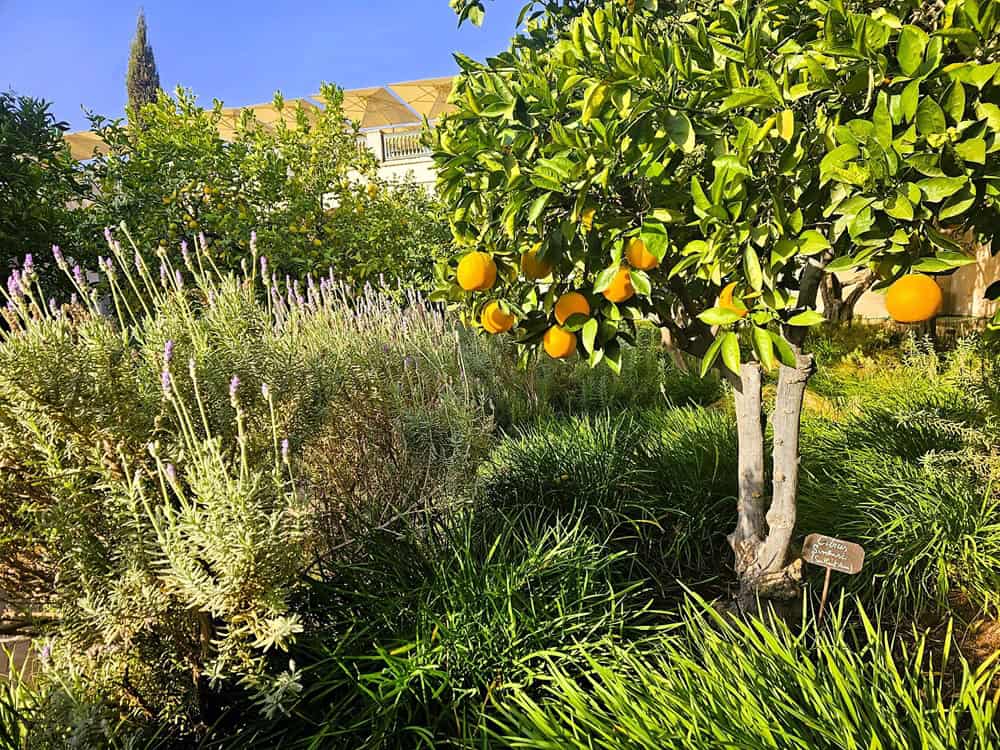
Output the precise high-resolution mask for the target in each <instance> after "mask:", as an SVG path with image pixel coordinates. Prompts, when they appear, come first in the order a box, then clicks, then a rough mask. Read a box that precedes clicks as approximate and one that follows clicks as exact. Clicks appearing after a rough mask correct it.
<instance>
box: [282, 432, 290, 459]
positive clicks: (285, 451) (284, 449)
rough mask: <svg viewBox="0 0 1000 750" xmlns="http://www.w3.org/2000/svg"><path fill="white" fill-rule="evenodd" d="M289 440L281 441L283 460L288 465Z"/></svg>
mask: <svg viewBox="0 0 1000 750" xmlns="http://www.w3.org/2000/svg"><path fill="white" fill-rule="evenodd" d="M288 447H289V446H288V438H285V439H284V440H282V441H281V460H282V461H284V462H285V463H286V464H287V463H288Z"/></svg>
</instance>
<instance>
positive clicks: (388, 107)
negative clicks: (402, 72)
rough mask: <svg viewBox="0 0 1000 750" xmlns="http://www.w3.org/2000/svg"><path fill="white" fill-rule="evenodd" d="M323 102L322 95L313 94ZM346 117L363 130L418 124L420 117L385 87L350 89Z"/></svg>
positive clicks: (346, 93) (345, 111) (346, 94)
mask: <svg viewBox="0 0 1000 750" xmlns="http://www.w3.org/2000/svg"><path fill="white" fill-rule="evenodd" d="M313 98H314V99H319V100H321V101H322V95H321V94H313ZM344 115H345V116H346V117H347V119H348V120H351V121H352V122H357V123H360V126H361V127H362V128H383V127H386V126H387V125H403V124H406V123H412V122H417V121H418V120H419V119H420V116H419V115H418V114H416V113H415V112H414V111H413V110H411V109H410V108H409V107H407V106H406V105H405V104H403V103H402V102H401V101H399V99H397V98H396V97H395V96H393V95H392V92H391V91H389V90H388V89H386V88H383V87H374V88H367V89H350V90H348V91H345V92H344Z"/></svg>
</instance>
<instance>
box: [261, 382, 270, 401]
mask: <svg viewBox="0 0 1000 750" xmlns="http://www.w3.org/2000/svg"><path fill="white" fill-rule="evenodd" d="M260 395H261V396H263V397H264V398H265V399H270V398H271V389H270V388H269V387H268V385H267V383H261V386H260Z"/></svg>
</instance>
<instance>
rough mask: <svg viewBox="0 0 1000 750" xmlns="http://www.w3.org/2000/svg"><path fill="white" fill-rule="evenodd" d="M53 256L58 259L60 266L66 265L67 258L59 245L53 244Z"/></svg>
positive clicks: (57, 262) (57, 263)
mask: <svg viewBox="0 0 1000 750" xmlns="http://www.w3.org/2000/svg"><path fill="white" fill-rule="evenodd" d="M52 257H53V258H55V259H56V265H57V266H59V267H60V268H64V267H65V266H66V259H65V258H64V257H63V254H62V250H60V249H59V245H53V246H52Z"/></svg>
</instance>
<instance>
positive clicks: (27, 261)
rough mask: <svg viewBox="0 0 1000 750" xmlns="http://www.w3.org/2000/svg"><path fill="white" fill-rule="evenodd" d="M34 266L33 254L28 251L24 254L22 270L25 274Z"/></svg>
mask: <svg viewBox="0 0 1000 750" xmlns="http://www.w3.org/2000/svg"><path fill="white" fill-rule="evenodd" d="M34 267H35V256H33V255H32V254H31V253H28V254H27V255H25V256H24V272H25V274H29V273H31V271H32V269H34Z"/></svg>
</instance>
